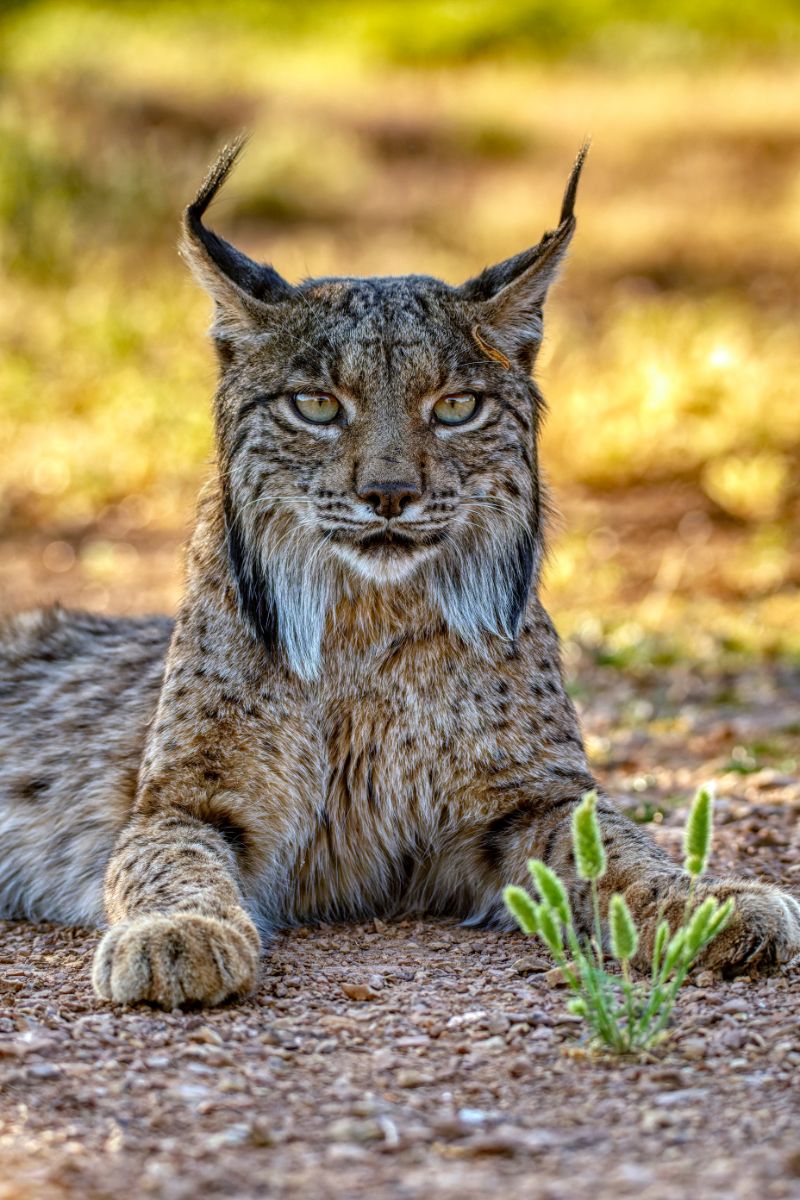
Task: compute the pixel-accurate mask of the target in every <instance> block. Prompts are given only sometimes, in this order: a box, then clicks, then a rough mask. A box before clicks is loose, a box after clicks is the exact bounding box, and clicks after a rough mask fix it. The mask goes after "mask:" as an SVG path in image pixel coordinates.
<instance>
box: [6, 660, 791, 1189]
mask: <svg viewBox="0 0 800 1200" xmlns="http://www.w3.org/2000/svg"><path fill="white" fill-rule="evenodd" d="M572 665H573V666H579V667H580V672H579V675H580V678H581V684H582V687H581V693H580V702H581V704H582V705H583V706H584V708H585V709H586V715H585V719H584V720H585V728H586V732H587V736H588V739H589V744H590V746H591V749H592V753H593V756H594V759H595V763H596V767H597V771H598V774H599V775H600V776H601V778H602V779H603V781H604V782H605V783H606V785H607V786H608V787H609V788H610V789H612V790H614V791H619V792H625V793H627V794H628V796H629V797H630V799H629V800H628V801H627V804H628V806H629V807H630V809H631V811H632V813H633V814H634V815H636V816H637V817H638V818H639V819H643V818H644V819H646V818H650V819H651V820H652V825H651V828H652V829H653V832H654V834H655V836H657V837H658V838H659V840H661V841H663V842H664V844H665V845H667V846H668V847H670V848H671V849H674V850H675V852H676V854H677V853H678V852H679V847H680V830H681V825H682V821H683V817H684V815H685V805H686V802H687V800H688V798H689V796H690V794H691V791H692V788H693V787H694V786H695V785H696V783H697V782H698V781H699V780H701V779H705V778H708V777H709V776H714V777H715V778H717V780H718V781H719V789H718V790H719V801H718V805H717V833H716V838H715V854H714V862H713V867H714V868H715V869H717V870H722V869H729V868H730V867H731V866H733V865H734V864H735V865H736V869H737V870H739V871H742V872H744V873H746V874H749V875H754V876H759V877H762V878H766V879H781V880H782V881H783V883H784V885H785V886H787V887H788V888H789V889H790V890H793V891H794V892H795V893H796V894H797V893H798V892H800V832H799V830H798V824H799V823H798V815H799V814H800V778H798V775H800V736H799V735H800V677H798V675H797V673H794V674H792V673H791V672H789V671H786V670H783V671H782V670H780V669H778V668H773V669H772V670H771V671H766V670H764V671H756V670H749V671H746V672H744V673H743V674H737V675H736V676H735V677H723V676H721V675H720V674H719V673H708V674H702V673H698V672H696V671H695V672H693V671H689V670H678V669H672V668H671V669H670V670H669V671H661V672H659V673H658V674H655V673H647V672H645V673H641V674H639V675H638V676H636V677H633V676H631V675H623V674H621V673H620V672H618V671H613V670H608V669H600V668H597V667H593V666H592V664H591V663H590V662H589V661H588V658H587V661H585V662H583V663H581V664H572ZM96 936H97V935H96V934H95V933H93V932H87V931H82V930H80V931H79V930H64V929H58V928H55V927H51V926H30V925H26V924H21V923H14V924H11V923H6V924H2V923H0V1200H11V1198H13V1200H19V1198H23V1197H24V1198H28V1197H30V1198H31V1200H34V1198H35V1200H50V1198H51V1197H52V1198H56V1197H58V1198H61V1197H81V1198H84V1197H86V1198H89V1200H92V1198H95V1197H98V1198H100V1197H115V1198H116V1197H120V1196H125V1197H128V1196H131V1197H138V1196H158V1197H165V1198H170V1200H172V1198H176V1200H178V1198H180V1200H194V1198H195V1197H198V1196H203V1197H204V1198H208V1200H213V1198H214V1197H221V1196H226V1197H243V1198H244V1197H256V1196H273V1195H274V1196H288V1197H292V1196H313V1197H315V1198H325V1197H334V1196H335V1197H369V1198H370V1200H374V1198H381V1197H399V1198H406V1197H408V1198H415V1197H423V1196H424V1197H437V1198H439V1197H441V1198H442V1200H449V1198H451V1197H452V1198H453V1200H456V1198H457V1200H470V1198H472V1197H475V1198H479V1197H481V1198H482V1197H493V1196H496V1195H503V1196H506V1197H512V1198H514V1197H520V1198H523V1197H524V1198H525V1200H538V1198H540V1197H541V1198H542V1200H544V1198H547V1200H562V1198H563V1200H584V1198H587V1200H588V1197H592V1198H593V1200H604V1198H606V1197H607V1198H611V1197H627V1196H636V1197H644V1198H646V1200H655V1198H656V1197H657V1198H659V1200H668V1198H673V1197H674V1198H675V1200H683V1198H684V1197H686V1196H687V1195H692V1196H695V1197H700V1198H706V1197H709V1198H710V1197H720V1198H722V1197H725V1198H726V1200H727V1198H731V1197H733V1198H739V1197H741V1200H753V1198H754V1197H758V1198H761V1197H776V1198H780V1197H800V1133H798V1130H800V1090H798V1088H797V1084H796V1078H797V1075H798V1068H800V1021H799V1020H798V994H799V993H798V985H800V969H795V968H791V969H788V970H785V971H784V972H783V973H782V974H780V975H777V976H774V977H772V978H770V979H764V980H750V979H748V978H744V979H741V980H737V981H735V982H734V983H729V984H722V983H720V982H718V981H716V980H715V979H714V978H712V977H710V976H709V975H708V973H705V974H701V975H700V976H699V977H698V978H697V979H696V980H695V981H693V983H692V984H690V985H688V986H687V987H686V988H685V989H684V990H683V992H682V995H681V999H680V1003H679V1010H678V1013H677V1017H676V1020H675V1023H674V1036H673V1039H672V1041H671V1042H670V1043H669V1044H668V1045H667V1046H666V1047H664V1048H663V1049H661V1050H660V1051H659V1053H658V1054H657V1055H656V1056H654V1057H653V1058H652V1059H651V1060H648V1061H625V1062H622V1063H612V1062H609V1061H605V1060H600V1059H597V1058H592V1057H589V1056H588V1055H587V1054H586V1053H585V1052H584V1051H583V1049H582V1046H581V1040H580V1038H581V1027H580V1024H579V1022H578V1021H577V1019H575V1018H572V1017H571V1016H569V1015H568V1014H567V1013H566V1010H565V996H564V992H563V990H561V989H560V988H556V987H554V986H553V985H552V984H551V983H550V982H548V977H547V975H546V972H547V970H548V968H549V966H550V963H549V962H548V961H547V959H546V957H545V956H543V955H542V954H540V953H539V952H538V950H537V949H536V947H535V946H534V945H533V944H532V943H531V942H529V941H527V940H526V939H525V938H524V937H523V936H522V935H521V934H504V935H498V934H495V933H492V934H489V933H484V932H476V931H472V930H464V929H461V928H459V927H458V926H457V925H455V924H453V923H449V922H435V921H427V920H422V921H419V920H416V919H408V920H399V921H395V922H391V923H390V924H388V925H384V924H382V923H380V922H377V921H376V922H374V923H370V924H365V925H358V926H349V927H324V928H318V929H313V930H312V929H301V930H298V931H297V932H295V933H293V934H291V935H290V936H286V937H282V938H280V939H279V940H278V941H277V942H276V943H275V944H274V945H273V947H272V948H271V951H270V953H269V954H268V956H267V957H266V959H265V962H264V968H263V972H262V980H261V986H260V988H259V991H258V993H257V995H256V996H255V997H254V998H253V999H251V1000H250V1001H248V1002H247V1003H244V1004H239V1005H235V1006H230V1007H228V1008H226V1009H222V1010H217V1011H213V1012H207V1013H206V1012H193V1013H172V1014H164V1013H159V1012H154V1011H151V1010H148V1009H143V1008H142V1009H135V1010H125V1011H116V1010H112V1009H110V1008H108V1007H106V1006H105V1005H103V1004H100V1003H98V1002H97V1001H96V1000H95V999H94V997H93V995H92V992H91V989H90V987H89V984H88V976H89V964H90V960H91V955H92V951H93V948H94V945H95V941H96Z"/></svg>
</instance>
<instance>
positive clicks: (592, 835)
mask: <svg viewBox="0 0 800 1200" xmlns="http://www.w3.org/2000/svg"><path fill="white" fill-rule="evenodd" d="M596 806H597V792H587V793H586V795H585V796H584V797H583V799H582V800H581V802H580V804H579V805H578V807H577V808H576V809H575V812H574V813H573V815H572V848H573V851H574V854H575V865H576V867H577V868H578V874H579V875H580V877H581V879H602V877H603V876H604V875H605V873H606V852H605V850H604V849H603V839H602V838H601V836H600V825H599V823H598V820H597V813H596V812H595V808H596Z"/></svg>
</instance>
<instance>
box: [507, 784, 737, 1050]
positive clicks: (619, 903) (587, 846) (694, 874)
mask: <svg viewBox="0 0 800 1200" xmlns="http://www.w3.org/2000/svg"><path fill="white" fill-rule="evenodd" d="M596 805H597V793H596V792H587V793H586V795H585V796H584V797H583V799H582V801H581V803H580V805H579V806H578V808H577V809H576V810H575V814H574V816H573V820H572V846H573V853H574V855H575V864H576V867H577V871H578V875H579V876H580V878H581V879H584V880H586V881H587V882H588V883H589V884H590V887H591V893H592V910H593V915H594V929H593V933H592V936H591V937H590V938H586V937H583V938H581V937H579V936H578V933H577V932H576V929H575V924H574V921H573V916H572V911H571V909H570V904H569V898H568V896H567V890H566V888H565V887H564V884H563V883H562V881H561V880H560V879H559V877H558V875H556V874H555V872H554V871H552V870H551V869H550V868H549V867H548V866H547V865H546V864H545V863H543V862H541V861H540V860H538V859H531V860H530V862H529V863H528V868H529V870H530V873H531V877H532V879H533V884H534V887H535V889H536V892H537V893H538V896H539V901H538V902H537V901H535V900H534V899H533V898H532V897H531V896H530V895H529V893H528V892H527V891H526V890H525V889H524V888H521V887H513V886H510V887H507V888H506V889H505V892H504V898H505V902H506V905H507V907H508V909H509V911H510V912H511V914H512V915H513V916H514V918H515V919H516V921H517V923H518V925H519V926H520V928H521V929H522V931H523V932H524V933H527V934H529V935H531V936H533V937H539V938H541V940H542V941H543V942H544V944H545V945H546V946H547V949H548V950H549V951H550V953H551V954H552V956H553V958H554V959H555V961H556V963H557V965H558V967H559V968H560V970H561V973H562V975H563V976H564V979H565V981H566V983H567V986H568V987H569V988H570V989H571V991H572V993H573V995H572V997H571V999H570V1001H569V1004H568V1007H569V1010H570V1012H572V1013H574V1014H576V1015H577V1016H580V1017H582V1018H583V1019H584V1020H585V1021H586V1023H587V1024H588V1026H589V1029H590V1031H591V1040H592V1042H593V1043H594V1044H595V1045H596V1046H598V1047H603V1048H605V1049H607V1050H611V1051H613V1052H614V1053H617V1054H629V1053H633V1052H636V1051H641V1050H650V1049H652V1047H653V1046H655V1045H657V1044H658V1042H660V1041H661V1040H662V1039H663V1038H664V1036H665V1034H666V1029H667V1025H668V1023H669V1019H670V1016H671V1014H672V1010H673V1008H674V1005H675V998H676V996H677V994H678V989H679V988H680V986H681V984H682V983H683V982H684V980H685V979H686V976H687V975H688V973H689V971H690V969H691V967H692V964H693V963H694V962H696V960H697V958H698V956H699V955H700V954H701V953H702V952H703V950H705V948H706V947H707V946H708V945H709V944H710V943H711V942H712V941H713V940H714V938H715V937H716V936H717V934H718V933H720V932H721V931H722V930H723V929H724V928H725V926H726V925H727V923H728V921H729V920H730V918H731V914H732V913H733V908H734V904H733V900H730V899H729V900H726V901H725V903H724V904H720V903H719V901H718V900H717V899H716V898H715V897H714V896H708V897H707V898H706V899H705V900H703V901H702V903H700V904H697V905H696V904H695V893H696V887H697V881H698V879H699V878H700V876H701V875H702V874H703V872H704V871H705V869H706V864H707V862H708V853H709V849H710V847H711V831H712V817H713V812H712V810H713V798H712V794H711V790H710V789H709V788H708V787H702V788H700V790H699V791H698V793H697V795H696V796H695V799H694V802H693V804H692V808H691V812H690V813H689V820H688V822H687V825H686V832H685V836H684V853H685V858H684V869H685V870H686V872H687V874H688V876H689V886H688V889H687V899H686V907H685V909H684V913H683V919H682V922H681V924H680V926H679V927H678V928H677V929H674V930H672V929H670V927H669V924H668V923H667V921H665V920H662V921H660V922H659V924H658V927H657V929H656V933H655V937H654V940H653V951H652V957H651V962H650V971H649V975H648V977H647V978H646V979H645V980H639V979H634V977H633V976H632V974H631V961H632V959H633V958H634V957H635V956H636V952H637V950H638V948H639V931H638V929H637V928H636V924H635V922H634V919H633V917H632V915H631V912H630V909H629V908H628V905H627V904H626V902H625V898H624V896H621V895H618V894H615V895H613V896H612V897H611V899H610V901H609V905H608V922H607V933H606V934H605V935H604V930H603V922H602V919H601V913H600V896H599V891H598V881H599V880H600V879H602V878H603V876H604V875H605V873H606V853H605V849H604V847H603V839H602V837H601V834H600V826H599V824H598V821H597V813H596ZM605 947H608V949H609V950H610V954H611V958H612V959H613V960H614V961H615V962H616V963H617V964H618V973H617V972H611V971H607V970H606V969H605V962H606V956H605Z"/></svg>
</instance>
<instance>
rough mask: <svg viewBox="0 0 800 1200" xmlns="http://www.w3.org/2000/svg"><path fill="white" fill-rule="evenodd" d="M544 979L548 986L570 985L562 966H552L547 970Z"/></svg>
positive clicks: (560, 986) (561, 986)
mask: <svg viewBox="0 0 800 1200" xmlns="http://www.w3.org/2000/svg"><path fill="white" fill-rule="evenodd" d="M544 981H545V983H546V984H547V986H548V987H551V988H563V987H567V986H568V984H567V981H566V979H565V978H564V974H563V972H562V970H561V967H552V968H551V970H549V971H545V973H544Z"/></svg>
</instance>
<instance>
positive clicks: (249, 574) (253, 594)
mask: <svg viewBox="0 0 800 1200" xmlns="http://www.w3.org/2000/svg"><path fill="white" fill-rule="evenodd" d="M224 510H225V538H226V542H227V547H228V561H229V562H230V567H231V575H232V576H233V582H234V584H235V587H236V593H237V596H238V598H239V611H240V613H241V615H242V617H243V619H244V621H245V622H246V623H247V624H248V625H249V626H250V628H251V629H252V631H253V633H254V634H255V636H256V637H257V638H258V640H259V641H260V642H261V643H262V645H263V646H264V648H265V649H266V650H267V652H268V653H269V654H277V653H278V614H277V613H276V611H275V604H274V602H273V599H272V588H271V587H270V586H269V580H268V579H267V578H266V576H265V573H264V570H263V567H262V566H261V564H260V563H259V562H258V561H257V559H255V558H254V557H253V555H252V554H250V553H249V552H248V550H247V546H246V545H245V541H244V538H243V537H242V532H241V528H240V526H239V522H238V521H237V520H236V517H235V514H234V512H233V506H232V505H231V502H230V497H229V496H228V495H227V494H226V496H225V501H224Z"/></svg>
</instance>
